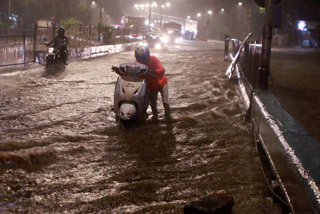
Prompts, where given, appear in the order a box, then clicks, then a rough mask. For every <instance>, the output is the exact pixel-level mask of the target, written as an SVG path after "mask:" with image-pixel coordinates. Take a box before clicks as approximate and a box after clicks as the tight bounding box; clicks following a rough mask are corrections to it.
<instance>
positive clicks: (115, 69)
mask: <svg viewBox="0 0 320 214" xmlns="http://www.w3.org/2000/svg"><path fill="white" fill-rule="evenodd" d="M111 70H112V71H115V72H119V71H120V69H119V68H118V67H116V66H112V67H111Z"/></svg>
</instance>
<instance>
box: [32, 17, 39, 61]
mask: <svg viewBox="0 0 320 214" xmlns="http://www.w3.org/2000/svg"><path fill="white" fill-rule="evenodd" d="M37 27H38V25H37V22H35V23H34V35H33V36H34V40H33V62H34V63H36V42H37Z"/></svg>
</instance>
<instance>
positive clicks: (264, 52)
mask: <svg viewBox="0 0 320 214" xmlns="http://www.w3.org/2000/svg"><path fill="white" fill-rule="evenodd" d="M271 6H272V0H265V18H264V26H263V30H262V49H261V60H260V67H259V71H258V88H259V89H261V90H263V91H267V90H268V79H269V69H270V57H271V44H272V21H273V20H272V19H273V17H272V15H273V13H272V7H271Z"/></svg>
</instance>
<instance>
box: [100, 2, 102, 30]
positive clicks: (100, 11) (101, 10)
mask: <svg viewBox="0 0 320 214" xmlns="http://www.w3.org/2000/svg"><path fill="white" fill-rule="evenodd" d="M99 20H100V21H99V23H100V25H101V24H102V0H100V19H99Z"/></svg>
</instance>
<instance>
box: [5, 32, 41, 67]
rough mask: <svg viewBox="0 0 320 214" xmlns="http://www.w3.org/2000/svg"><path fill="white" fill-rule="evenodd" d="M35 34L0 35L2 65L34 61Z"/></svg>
mask: <svg viewBox="0 0 320 214" xmlns="http://www.w3.org/2000/svg"><path fill="white" fill-rule="evenodd" d="M34 54H35V51H34V35H27V34H26V31H22V35H15V36H13V35H0V66H7V65H19V64H26V63H29V62H34Z"/></svg>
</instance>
